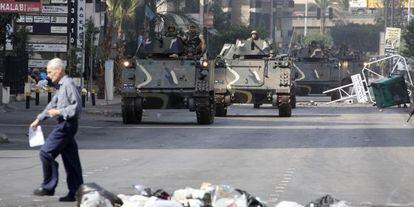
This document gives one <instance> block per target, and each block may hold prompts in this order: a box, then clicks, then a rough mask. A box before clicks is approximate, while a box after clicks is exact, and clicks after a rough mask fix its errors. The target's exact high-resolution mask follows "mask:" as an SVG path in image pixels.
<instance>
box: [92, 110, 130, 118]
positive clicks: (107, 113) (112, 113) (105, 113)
mask: <svg viewBox="0 0 414 207" xmlns="http://www.w3.org/2000/svg"><path fill="white" fill-rule="evenodd" d="M85 113H86V114H91V115H103V116H107V117H121V116H122V113H121V112H119V111H113V110H100V111H99V110H85Z"/></svg>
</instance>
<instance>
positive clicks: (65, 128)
mask: <svg viewBox="0 0 414 207" xmlns="http://www.w3.org/2000/svg"><path fill="white" fill-rule="evenodd" d="M77 130H78V121H77V120H71V121H65V120H62V119H58V123H57V124H56V126H55V127H54V129H53V131H52V132H51V133H50V134H49V136H48V137H47V139H46V140H45V144H44V145H43V146H42V148H41V149H40V160H41V161H42V167H43V183H42V188H43V189H46V190H50V191H54V190H55V188H56V186H57V184H58V180H59V177H58V176H59V173H58V163H57V162H56V161H55V158H56V157H57V156H58V155H59V154H60V155H61V156H62V160H63V164H64V166H65V170H66V174H67V178H66V181H67V184H68V189H69V195H70V196H75V193H76V190H77V189H78V188H79V186H80V185H82V184H83V178H82V167H81V164H80V160H79V153H78V145H77V144H76V141H75V134H76V131H77Z"/></svg>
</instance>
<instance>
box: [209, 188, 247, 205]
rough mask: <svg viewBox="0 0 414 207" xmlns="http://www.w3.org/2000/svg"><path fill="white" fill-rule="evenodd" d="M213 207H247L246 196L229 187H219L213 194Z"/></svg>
mask: <svg viewBox="0 0 414 207" xmlns="http://www.w3.org/2000/svg"><path fill="white" fill-rule="evenodd" d="M212 206H213V207H247V198H246V195H245V194H242V193H240V192H239V191H237V190H235V189H234V188H232V187H230V186H227V185H218V186H216V189H215V190H214V192H213V194H212Z"/></svg>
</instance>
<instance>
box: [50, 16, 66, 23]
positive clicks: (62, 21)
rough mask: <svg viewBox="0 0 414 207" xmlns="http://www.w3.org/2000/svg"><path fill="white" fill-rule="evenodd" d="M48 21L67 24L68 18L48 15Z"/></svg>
mask: <svg viewBox="0 0 414 207" xmlns="http://www.w3.org/2000/svg"><path fill="white" fill-rule="evenodd" d="M50 22H51V23H56V24H67V23H68V18H67V17H56V16H55V17H50Z"/></svg>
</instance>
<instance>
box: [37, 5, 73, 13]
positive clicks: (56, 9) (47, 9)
mask: <svg viewBox="0 0 414 207" xmlns="http://www.w3.org/2000/svg"><path fill="white" fill-rule="evenodd" d="M42 13H43V14H67V13H68V7H67V6H43V8H42Z"/></svg>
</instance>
